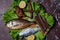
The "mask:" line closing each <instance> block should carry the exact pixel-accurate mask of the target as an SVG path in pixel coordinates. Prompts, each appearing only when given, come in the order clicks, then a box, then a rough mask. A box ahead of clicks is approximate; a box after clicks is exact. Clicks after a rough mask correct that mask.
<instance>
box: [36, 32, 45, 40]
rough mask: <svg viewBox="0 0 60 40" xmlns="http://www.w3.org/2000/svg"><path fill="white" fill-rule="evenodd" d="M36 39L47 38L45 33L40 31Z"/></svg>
mask: <svg viewBox="0 0 60 40" xmlns="http://www.w3.org/2000/svg"><path fill="white" fill-rule="evenodd" d="M35 36H36V38H37V39H36V40H43V39H44V38H45V36H44V34H43V33H42V31H38V32H37V33H36V34H35Z"/></svg>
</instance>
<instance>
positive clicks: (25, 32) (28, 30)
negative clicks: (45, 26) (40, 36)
mask: <svg viewBox="0 0 60 40" xmlns="http://www.w3.org/2000/svg"><path fill="white" fill-rule="evenodd" d="M39 30H41V29H40V28H26V29H24V30H22V31H21V32H20V33H19V36H29V35H32V34H34V33H36V32H37V31H39Z"/></svg>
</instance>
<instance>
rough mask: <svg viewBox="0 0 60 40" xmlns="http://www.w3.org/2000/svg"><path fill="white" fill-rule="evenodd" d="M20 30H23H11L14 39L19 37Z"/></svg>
mask: <svg viewBox="0 0 60 40" xmlns="http://www.w3.org/2000/svg"><path fill="white" fill-rule="evenodd" d="M19 32H21V30H10V35H11V37H12V38H13V39H14V40H17V39H16V38H17V36H18V34H19Z"/></svg>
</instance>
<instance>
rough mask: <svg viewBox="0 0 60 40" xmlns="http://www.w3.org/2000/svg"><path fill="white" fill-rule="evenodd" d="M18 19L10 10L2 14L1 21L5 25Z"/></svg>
mask: <svg viewBox="0 0 60 40" xmlns="http://www.w3.org/2000/svg"><path fill="white" fill-rule="evenodd" d="M16 18H18V16H17V15H16V13H15V12H14V10H13V9H11V10H7V11H6V12H5V13H4V14H3V21H4V22H5V23H7V22H8V21H10V20H12V19H16Z"/></svg>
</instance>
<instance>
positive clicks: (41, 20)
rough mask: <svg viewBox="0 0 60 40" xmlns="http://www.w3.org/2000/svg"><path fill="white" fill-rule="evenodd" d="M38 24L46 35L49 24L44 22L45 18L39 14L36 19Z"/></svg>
mask: <svg viewBox="0 0 60 40" xmlns="http://www.w3.org/2000/svg"><path fill="white" fill-rule="evenodd" d="M35 20H36V22H37V23H38V24H39V26H40V27H41V29H42V31H43V33H45V31H46V28H47V22H46V21H44V20H43V18H42V17H41V16H40V15H39V14H37V16H36V17H35Z"/></svg>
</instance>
